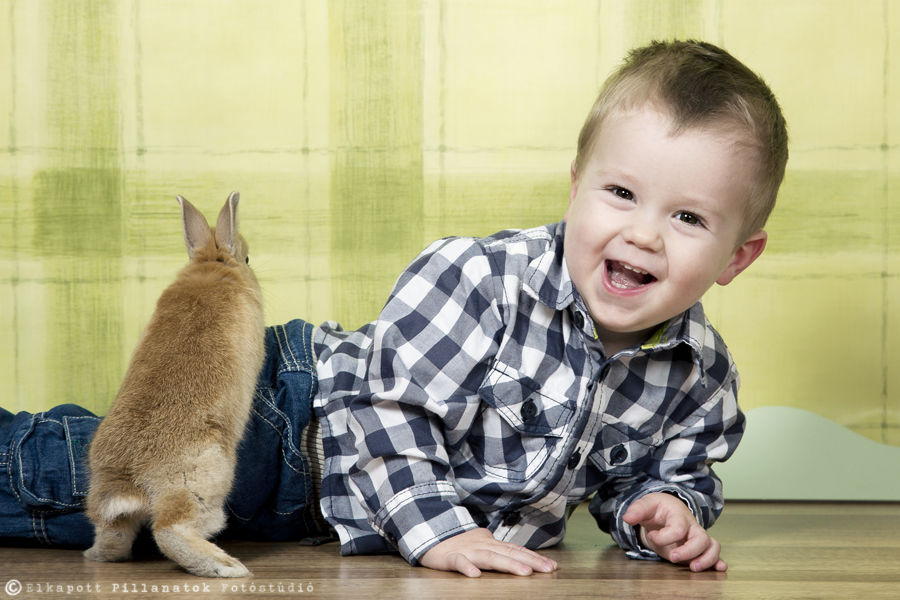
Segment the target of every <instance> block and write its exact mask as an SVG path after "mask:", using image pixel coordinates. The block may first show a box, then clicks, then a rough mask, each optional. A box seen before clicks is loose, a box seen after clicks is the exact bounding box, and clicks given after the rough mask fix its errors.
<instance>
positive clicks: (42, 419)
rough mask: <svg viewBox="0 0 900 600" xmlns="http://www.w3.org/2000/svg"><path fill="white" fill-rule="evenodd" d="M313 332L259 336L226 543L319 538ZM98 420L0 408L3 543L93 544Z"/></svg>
mask: <svg viewBox="0 0 900 600" xmlns="http://www.w3.org/2000/svg"><path fill="white" fill-rule="evenodd" d="M312 331H313V327H312V325H310V324H309V323H304V322H303V321H291V322H290V323H288V324H287V325H282V326H278V327H270V328H268V329H267V330H266V359H265V363H264V365H263V370H262V373H261V374H260V377H259V382H258V384H257V388H256V394H255V396H254V399H253V405H252V409H251V414H250V421H249V423H248V424H247V430H246V432H245V433H244V437H243V439H242V440H241V444H240V446H239V447H238V464H237V469H236V473H235V478H234V485H233V487H232V489H231V493H230V494H229V496H228V500H227V507H226V511H227V514H228V528H227V529H226V531H225V532H224V535H225V536H227V537H240V538H241V539H257V540H267V541H284V540H299V539H303V538H307V537H310V536H316V535H319V533H320V532H318V531H316V524H315V521H314V517H313V515H314V513H313V511H314V510H315V511H317V510H318V507H313V506H312V503H311V498H312V496H313V492H314V490H313V489H312V478H311V477H310V474H309V464H308V462H307V459H306V457H305V456H303V454H302V453H301V452H300V448H301V443H300V435H301V433H302V432H303V429H304V428H305V427H306V426H307V425H308V424H309V421H310V417H311V415H312V400H313V397H314V396H315V394H316V389H317V387H318V386H317V379H316V370H315V358H314V355H313V350H312ZM100 420H101V419H100V418H99V417H97V416H95V415H93V414H91V413H90V412H88V411H87V410H85V409H84V408H81V407H80V406H76V405H74V404H64V405H61V406H57V407H55V408H53V409H51V410H48V411H46V412H42V413H37V414H30V413H24V412H22V413H19V414H17V415H13V414H12V413H10V412H8V411H6V410H3V409H0V544H3V543H5V544H10V543H14V544H22V543H26V544H37V545H44V546H56V547H67V548H88V547H89V546H91V544H93V541H94V528H93V525H91V522H90V521H89V520H88V519H87V517H85V515H84V513H83V512H82V503H83V502H84V499H85V497H86V495H87V491H88V476H87V469H86V465H85V462H86V459H87V448H88V445H89V444H90V441H91V438H92V437H93V435H94V431H95V430H96V429H97V425H98V424H99V423H100Z"/></svg>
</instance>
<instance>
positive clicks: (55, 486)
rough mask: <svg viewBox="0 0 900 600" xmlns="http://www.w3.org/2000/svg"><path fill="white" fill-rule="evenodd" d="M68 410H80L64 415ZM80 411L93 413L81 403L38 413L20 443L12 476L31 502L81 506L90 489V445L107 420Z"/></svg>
mask: <svg viewBox="0 0 900 600" xmlns="http://www.w3.org/2000/svg"><path fill="white" fill-rule="evenodd" d="M76 409H77V410H76ZM66 411H67V412H70V413H71V412H74V413H75V415H66V416H62V415H60V413H62V412H66ZM79 412H84V413H87V411H85V410H84V409H81V408H80V407H73V406H70V405H63V406H59V407H57V408H55V409H53V410H51V411H48V412H45V413H39V414H36V415H34V416H33V418H32V419H31V423H30V426H29V427H28V428H27V429H26V430H25V431H24V432H23V433H22V434H21V435H20V436H19V437H18V439H17V441H16V442H15V448H14V449H13V452H12V457H11V459H12V460H11V461H10V471H11V472H10V475H11V477H12V484H13V490H14V491H15V492H16V494H17V495H18V496H19V500H20V501H21V502H22V504H23V505H24V506H25V507H27V508H29V509H32V510H67V509H68V510H72V509H79V508H81V503H82V501H83V499H84V497H85V496H87V493H88V484H89V479H88V471H87V452H88V447H89V445H90V441H91V439H92V438H93V437H94V432H95V431H96V429H97V426H98V425H99V424H100V420H101V419H100V418H98V417H96V416H93V415H90V414H84V415H79V414H78V413H79ZM57 415H60V416H57Z"/></svg>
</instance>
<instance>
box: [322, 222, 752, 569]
mask: <svg viewBox="0 0 900 600" xmlns="http://www.w3.org/2000/svg"><path fill="white" fill-rule="evenodd" d="M564 231H565V225H564V223H559V224H555V225H549V226H545V227H539V228H535V229H531V230H527V231H502V232H500V233H498V234H496V235H493V236H491V237H487V238H483V239H471V238H449V239H444V240H439V241H437V242H435V243H433V244H432V245H431V246H429V247H428V248H427V249H426V250H425V251H424V252H423V253H422V254H421V255H419V257H417V258H416V259H415V260H414V261H413V262H412V263H411V264H410V265H409V267H408V268H407V269H406V271H404V273H403V274H402V275H401V276H400V279H399V280H398V282H397V284H396V286H395V287H394V290H393V292H392V294H391V297H390V299H389V300H388V302H387V304H386V306H385V308H384V310H383V311H382V313H381V315H380V317H379V319H378V320H377V321H375V322H374V323H371V324H369V325H366V326H364V327H363V328H361V329H360V330H359V331H355V332H344V331H342V330H341V329H340V327H339V326H338V325H337V324H336V323H331V322H329V323H325V324H323V325H322V326H321V328H320V329H319V331H318V332H317V333H316V354H317V357H318V362H317V370H318V377H319V392H318V395H317V397H316V401H315V408H316V414H317V416H318V418H319V419H320V421H321V423H322V427H323V442H324V446H325V456H326V458H325V465H324V471H325V477H324V480H323V482H322V491H321V498H322V502H321V506H322V511H323V513H324V515H325V517H326V518H327V519H328V521H329V522H330V523H331V524H332V525H333V526H334V527H335V529H336V530H337V532H338V534H339V536H340V540H341V553H342V554H364V553H375V552H385V551H391V550H393V549H394V548H396V549H398V550H399V551H400V552H401V554H402V555H403V556H404V557H405V558H406V559H407V560H409V561H410V562H411V563H413V564H415V563H416V561H417V559H418V558H419V557H421V556H422V554H424V553H425V552H426V551H427V550H429V549H430V548H431V547H432V546H434V545H435V544H437V543H438V542H441V541H443V540H444V539H447V538H449V537H451V536H453V535H456V534H458V533H461V532H463V531H466V530H469V529H474V528H476V527H487V528H488V529H490V530H491V531H492V532H493V534H494V537H495V538H497V539H499V540H504V541H509V542H513V543H516V544H520V545H522V546H525V547H528V548H532V549H538V548H544V547H547V546H551V545H553V544H556V543H557V542H559V541H560V540H562V538H563V535H564V534H565V529H566V518H567V512H568V511H567V509H569V508H570V507H574V506H575V505H577V504H578V503H580V502H582V501H583V500H584V499H586V498H588V497H589V496H590V495H591V494H594V493H595V492H596V496H595V498H594V499H593V500H592V501H591V503H590V510H591V512H592V514H593V515H594V516H595V518H596V519H597V522H598V524H599V526H600V528H601V529H602V530H604V531H607V532H609V533H610V534H611V535H612V537H613V538H614V539H615V541H616V542H617V543H618V544H619V545H620V546H622V547H623V548H624V549H626V550H627V551H628V553H629V556H632V557H636V558H640V557H643V558H655V556H656V555H655V554H653V553H652V552H650V551H649V550H645V549H642V548H641V547H640V545H639V543H638V540H637V537H636V535H635V531H634V529H633V528H632V527H631V526H629V525H627V524H626V523H624V522H623V521H622V518H621V517H622V515H623V514H624V513H625V511H626V510H627V508H628V506H629V505H630V504H631V503H632V502H633V501H635V500H636V499H638V498H639V497H641V496H643V495H644V494H647V493H649V492H671V493H675V494H677V495H678V496H679V497H680V498H681V499H682V500H683V501H684V502H685V503H686V504H687V505H688V506H689V507H690V509H691V510H692V511H693V513H694V515H695V516H696V518H697V520H698V521H699V522H700V524H701V525H703V526H704V527H709V526H711V525H712V524H713V522H714V521H715V519H716V517H717V516H718V515H719V513H720V512H721V510H722V487H721V483H720V481H719V479H718V478H717V477H716V476H715V475H714V474H713V472H712V471H711V470H710V468H709V465H710V463H712V462H714V461H717V460H724V459H726V458H728V457H729V456H730V455H731V453H732V452H733V451H734V449H735V448H736V446H737V444H738V442H739V440H740V438H741V435H742V433H743V430H744V417H743V414H742V413H741V412H740V410H739V408H738V404H737V390H738V385H739V380H738V374H737V370H736V369H735V366H734V362H733V361H732V359H731V356H730V354H729V352H728V350H727V348H726V347H725V344H724V343H723V342H722V339H721V338H720V337H719V335H718V334H717V333H716V331H715V330H714V329H713V328H712V326H711V325H710V324H709V322H708V321H707V320H706V317H705V316H704V314H703V309H702V307H701V306H700V304H699V303H698V304H696V305H695V306H693V307H692V308H691V309H690V310H688V311H687V312H686V313H684V314H683V315H681V316H678V317H676V318H674V319H672V320H670V321H669V322H668V323H666V324H664V325H662V326H661V327H660V328H659V330H658V331H657V332H656V334H655V335H653V336H652V337H651V339H650V340H648V341H647V342H646V343H645V344H644V345H643V346H641V347H633V348H630V349H628V350H625V351H622V352H620V353H618V354H617V355H616V356H613V357H612V358H611V359H609V360H607V359H606V358H605V356H604V353H603V349H602V346H601V344H600V342H599V341H598V340H597V339H596V336H595V334H594V331H593V324H592V321H591V319H590V316H589V315H588V312H587V310H586V308H585V306H584V304H583V302H582V301H581V299H580V297H579V295H578V293H577V291H576V290H575V288H574V287H573V284H572V281H571V279H570V278H569V274H568V270H567V269H566V265H565V260H564V258H563V238H564Z"/></svg>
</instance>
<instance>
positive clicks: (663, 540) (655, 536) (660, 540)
mask: <svg viewBox="0 0 900 600" xmlns="http://www.w3.org/2000/svg"><path fill="white" fill-rule="evenodd" d="M688 535H689V528H685V527H684V526H681V525H667V526H665V527H663V528H662V529H656V530H653V531H648V532H647V539H648V540H650V541H651V542H653V543H654V544H656V545H657V546H670V545H672V544H678V543H680V542H681V541H682V540H684V539H685V538H688ZM685 545H687V544H685Z"/></svg>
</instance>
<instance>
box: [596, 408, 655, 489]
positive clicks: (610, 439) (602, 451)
mask: <svg viewBox="0 0 900 600" xmlns="http://www.w3.org/2000/svg"><path fill="white" fill-rule="evenodd" d="M657 445H658V442H657V441H656V440H655V438H654V437H653V436H649V435H646V434H644V433H641V432H640V431H638V430H637V429H634V428H632V427H629V426H628V425H627V424H626V423H623V422H621V421H611V422H607V421H604V422H603V423H602V425H601V426H600V433H599V434H598V435H597V438H596V441H595V443H594V448H593V449H592V451H591V454H590V455H589V456H588V458H590V460H591V462H593V463H594V465H595V466H596V467H597V468H599V469H600V470H601V471H603V472H604V473H606V474H607V475H614V476H616V477H633V476H636V475H638V474H640V473H641V472H642V471H644V469H646V468H647V465H648V464H649V463H650V461H651V459H652V455H653V451H654V449H655V448H656V446H657Z"/></svg>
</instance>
